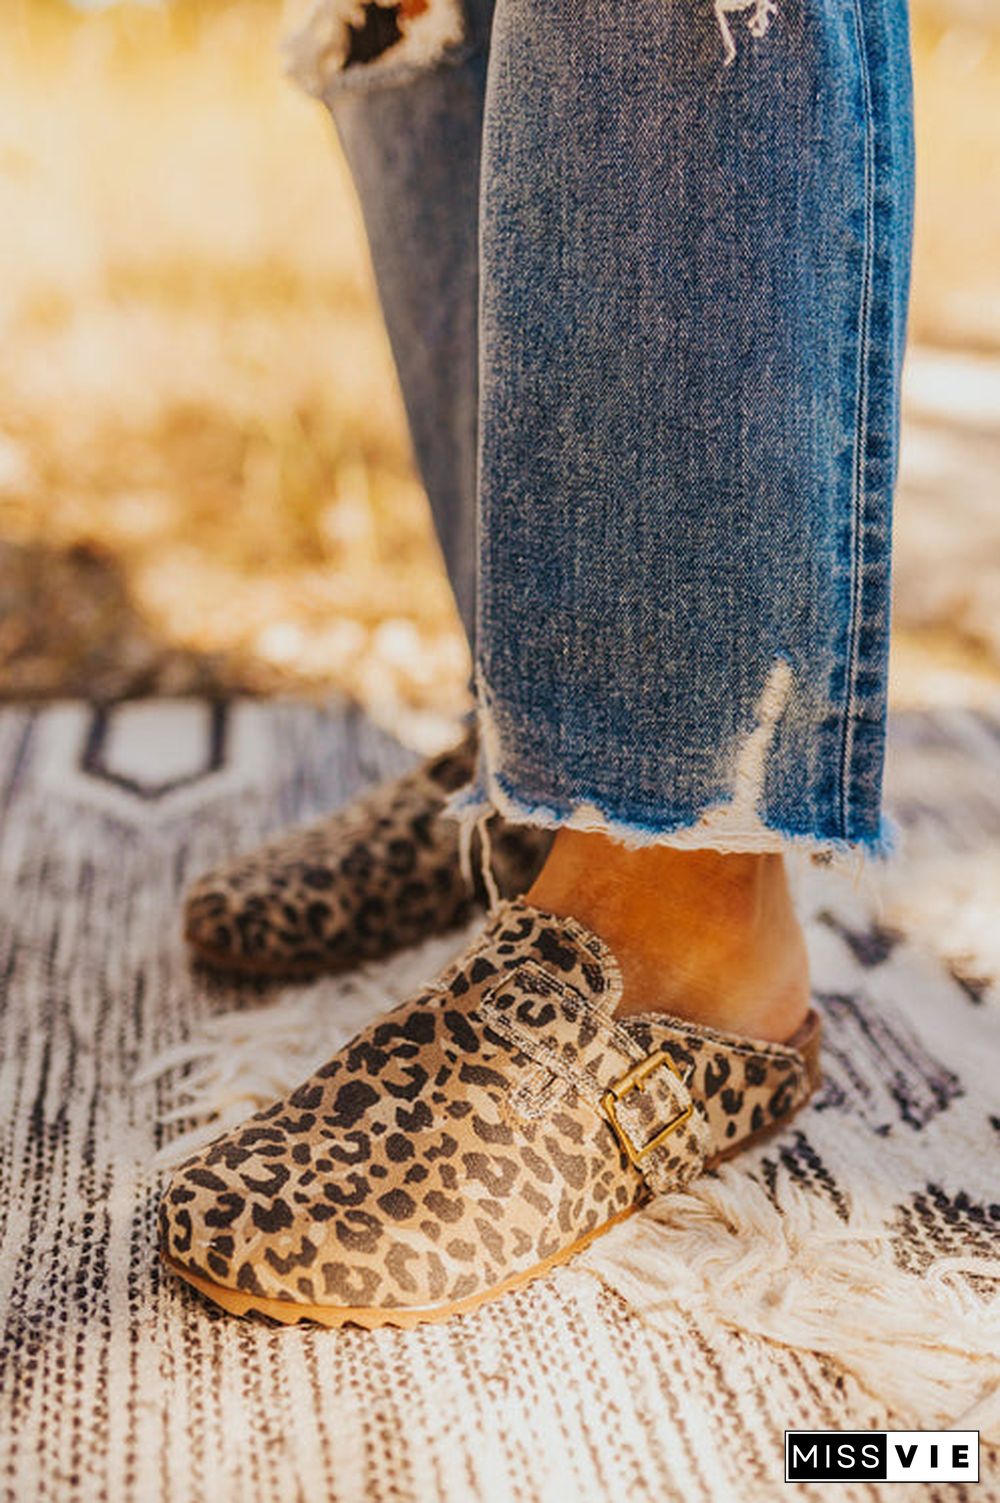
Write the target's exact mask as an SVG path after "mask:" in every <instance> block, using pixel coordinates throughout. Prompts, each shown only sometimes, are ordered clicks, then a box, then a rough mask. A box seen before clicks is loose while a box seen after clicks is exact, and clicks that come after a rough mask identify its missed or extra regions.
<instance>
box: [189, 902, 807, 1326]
mask: <svg viewBox="0 0 1000 1503" xmlns="http://www.w3.org/2000/svg"><path fill="white" fill-rule="evenodd" d="M620 995H621V978H620V973H619V970H618V966H617V964H616V962H615V960H614V957H613V956H612V955H611V953H610V951H609V950H608V949H607V947H606V946H605V945H604V943H603V942H602V941H601V940H599V939H598V938H597V937H596V936H595V935H593V934H591V933H590V932H589V930H587V929H585V928H584V927H583V926H582V925H580V924H578V923H576V922H574V921H573V920H570V919H565V918H557V917H555V916H553V915H551V914H547V913H543V912H541V911H540V910H539V909H537V908H534V907H532V906H531V905H530V904H529V903H527V902H526V901H525V900H524V899H517V900H515V901H512V902H507V903H502V904H501V905H500V906H499V907H498V908H497V909H496V910H495V911H494V913H493V914H492V915H491V917H490V919H489V921H488V922H487V925H486V927H485V929H484V931H483V933H482V935H481V936H480V938H479V940H478V941H477V942H476V943H475V944H474V945H473V946H472V947H471V948H470V949H469V950H467V951H466V953H465V954H464V955H463V956H462V957H461V958H460V959H459V960H458V961H456V962H455V963H454V964H453V965H452V966H451V967H449V969H448V970H446V971H445V972H444V974H443V975H442V976H441V977H440V978H439V980H438V981H437V982H435V983H434V984H432V985H431V986H430V987H428V988H427V990H426V991H423V992H421V993H420V995H418V996H416V997H414V998H413V999H412V1000H411V1001H408V1002H404V1003H403V1004H402V1005H401V1006H399V1007H397V1008H396V1009H395V1010H394V1011H393V1012H390V1013H389V1014H388V1015H387V1016H385V1017H384V1018H382V1019H381V1020H380V1021H379V1022H377V1023H373V1024H372V1025H371V1026H370V1027H369V1028H368V1029H367V1030H366V1031H365V1032H363V1033H361V1034H359V1035H358V1037H357V1038H355V1039H354V1040H353V1042H352V1043H350V1044H347V1045H346V1046H345V1047H344V1048H343V1049H341V1050H340V1051H339V1053H337V1054H335V1055H334V1056H333V1058H332V1059H331V1060H330V1061H329V1062H328V1063H327V1064H325V1065H323V1066H322V1068H321V1069H319V1070H317V1071H316V1073H315V1074H314V1075H313V1076H312V1077H311V1078H310V1079H309V1080H307V1081H306V1082H305V1084H304V1085H302V1086H300V1087H299V1088H298V1089H297V1090H295V1091H293V1092H291V1094H290V1095H288V1096H287V1097H285V1098H284V1099H283V1100H281V1101H278V1102H276V1103H275V1104H274V1105H273V1106H269V1107H267V1108H265V1109H264V1110H263V1111H260V1112H258V1113H257V1114H256V1115H255V1116H253V1117H251V1118H250V1119H249V1121H247V1122H245V1123H244V1124H243V1125H242V1126H241V1127H239V1128H237V1129H236V1130H235V1131H232V1132H229V1133H226V1134H225V1136H223V1137H220V1138H218V1139H217V1140H216V1141H215V1142H214V1143H213V1144H211V1145H210V1146H209V1147H208V1148H206V1149H205V1150H203V1151H202V1152H201V1153H199V1154H197V1155H196V1156H195V1157H193V1158H190V1159H188V1160H187V1161H186V1162H185V1163H184V1164H182V1165H181V1167H180V1168H179V1169H178V1170H177V1172H176V1174H175V1175H174V1178H173V1180H172V1183H171V1184H170V1186H169V1188H168V1190H167V1192H166V1195H165V1196H164V1199H163V1202H162V1205H161V1210H160V1218H161V1247H162V1253H163V1257H164V1258H165V1260H166V1263H167V1266H168V1267H169V1268H170V1269H172V1270H173V1271H174V1272H175V1273H177V1274H180V1276H181V1277H182V1278H184V1279H186V1280H187V1281H188V1283H190V1284H193V1285H194V1286H195V1288H196V1289H199V1290H200V1291H201V1292H202V1293H203V1294H205V1295H207V1296H208V1297H209V1298H210V1299H212V1300H214V1301H215V1302H216V1303H217V1304H220V1305H222V1306H224V1307H225V1308H226V1309H227V1310H230V1311H232V1312H234V1313H236V1314H243V1313H245V1312H246V1311H249V1310H255V1311H259V1312H262V1313H263V1314H265V1315H269V1316H272V1317H274V1318H275V1319H277V1320H280V1321H284V1322H294V1321H298V1320H303V1319H306V1320H313V1321H319V1322H320V1323H322V1324H323V1325H328V1326H339V1325H342V1324H344V1323H346V1322H349V1321H350V1322H354V1323H356V1324H358V1325H361V1326H368V1327H374V1326H381V1325H395V1326H413V1325H415V1324H417V1323H419V1322H421V1321H430V1320H439V1319H443V1318H444V1317H446V1316H449V1315H452V1314H456V1313H458V1312H460V1311H466V1310H472V1309H474V1308H475V1307H476V1306H477V1305H480V1304H482V1303H483V1302H484V1301H486V1300H489V1299H493V1298H495V1297H496V1296H498V1295H500V1294H503V1293H504V1292H505V1291H506V1290H509V1289H513V1288H516V1287H517V1286H519V1285H521V1284H524V1283H526V1282H527V1281H528V1280H529V1279H532V1278H534V1277H536V1276H537V1275H538V1274H541V1273H544V1272H545V1271H546V1270H548V1269H549V1268H551V1267H553V1266H554V1265H555V1264H557V1263H562V1262H564V1261H565V1260H566V1259H567V1258H569V1257H571V1256H572V1255H573V1253H575V1252H577V1251H579V1250H580V1249H581V1248H583V1247H585V1246H586V1245H587V1243H589V1242H590V1241H592V1240H593V1239H594V1238H595V1237H597V1236H599V1235H600V1234H601V1233H602V1232H605V1231H607V1230H608V1229H609V1228H610V1227H612V1226H614V1225H615V1223H616V1222H619V1221H621V1220H622V1219H623V1218H624V1217H626V1216H629V1215H631V1214H632V1213H633V1212H634V1211H636V1210H638V1209H639V1207H640V1206H642V1204H643V1203H644V1202H645V1201H646V1200H647V1199H648V1198H649V1197H650V1196H652V1195H656V1194H660V1193H662V1192H663V1191H668V1190H671V1189H674V1188H676V1187H678V1186H681V1185H684V1184H686V1183H687V1182H688V1181H689V1180H691V1179H692V1178H694V1176H696V1175H698V1174H700V1173H701V1172H702V1171H703V1170H705V1169H709V1168H711V1167H712V1166H713V1165H715V1164H718V1163H719V1161H720V1160H721V1159H723V1158H726V1157H728V1156H729V1155H730V1154H733V1153H736V1152H737V1151H738V1150H740V1149H742V1148H745V1147H746V1146H747V1144H748V1143H751V1142H754V1141H756V1140H757V1139H759V1138H761V1137H762V1136H763V1135H764V1134H766V1133H769V1132H772V1131H774V1130H775V1129H778V1128H780V1127H782V1126H783V1125H784V1124H785V1123H786V1122H787V1121H788V1120H789V1118H790V1117H791V1116H792V1115H793V1114H794V1113H795V1112H796V1111H797V1110H798V1109H799V1108H800V1107H801V1106H802V1105H803V1104H804V1102H806V1101H807V1100H808V1098H809V1096H810V1093H811V1092H812V1090H813V1089H814V1087H815V1086H816V1084H817V1082H818V1080H819V1039H820V1024H819V1018H818V1016H817V1015H816V1014H815V1013H813V1012H811V1013H810V1014H809V1016H808V1018H807V1020H806V1022H805V1023H804V1024H803V1026H802V1028H801V1029H800V1030H799V1031H798V1033H797V1034H796V1035H795V1037H794V1038H793V1039H792V1040H791V1041H790V1042H789V1043H788V1044H768V1043H763V1042H760V1041H759V1040H753V1039H746V1038H741V1037H738V1036H737V1035H734V1034H728V1033H721V1032H717V1031H716V1030H714V1029H711V1028H705V1027H699V1026H697V1025H695V1024H693V1023H688V1022H685V1021H684V1020H682V1019H680V1018H675V1017H670V1016H667V1015H665V1014H662V1013H649V1014H643V1015H639V1016H629V1017H626V1018H620V1019H619V1018H617V1017H615V1016H614V1013H615V1007H616V1005H617V1003H618V1000H619V998H620Z"/></svg>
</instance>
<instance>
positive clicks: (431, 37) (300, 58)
mask: <svg viewBox="0 0 1000 1503" xmlns="http://www.w3.org/2000/svg"><path fill="white" fill-rule="evenodd" d="M379 12H384V13H385V15H386V17H387V18H391V24H393V25H395V27H396V34H395V35H393V34H392V32H391V31H386V32H385V45H384V46H380V45H379V42H378V41H377V40H376V41H375V42H374V43H373V45H374V46H375V48H376V49H377V50H375V51H374V52H373V53H372V54H371V55H370V56H369V57H367V58H366V59H365V60H363V61H361V60H355V61H353V62H349V61H348V60H349V54H350V46H351V41H352V33H354V34H355V35H357V34H360V33H361V31H362V30H363V29H364V27H365V25H366V22H367V20H368V19H369V18H370V16H371V15H372V14H378V13H379ZM482 45H483V41H482V38H481V37H479V36H477V35H476V28H475V27H473V25H472V24H471V21H470V17H469V16H468V14H467V11H466V6H465V4H464V0H429V3H428V4H427V5H426V7H425V8H424V9H423V10H422V11H420V12H419V13H418V14H416V15H413V16H410V17H405V16H404V15H403V13H402V5H401V3H400V0H367V3H366V0H315V3H314V4H313V5H312V7H311V9H310V10H309V11H308V13H307V14H306V16H305V19H304V20H302V21H301V23H300V24H298V25H296V26H293V27H291V28H290V29H289V31H288V32H287V33H286V35H285V36H284V38H283V39H282V43H281V51H282V57H283V61H284V66H285V72H286V73H287V75H288V77H289V78H291V79H292V80H294V82H295V83H297V84H298V85H299V87H300V88H302V89H304V90H305V92H306V93H307V94H311V95H313V96H314V97H315V98H317V99H321V100H326V101H329V99H330V98H331V96H332V95H333V94H334V93H341V92H343V91H345V90H347V91H351V90H355V89H360V90H364V89H368V88H372V87H374V86H375V85H376V84H380V85H389V84H405V83H407V82H408V81H409V80H410V79H412V78H414V77H416V76H417V75H419V74H421V73H423V72H425V71H426V70H427V69H428V68H432V67H437V66H441V65H443V64H450V63H458V62H461V61H462V60H463V59H465V58H467V57H469V56H471V55H472V53H474V52H475V51H477V50H478V49H479V48H480V47H481V46H482Z"/></svg>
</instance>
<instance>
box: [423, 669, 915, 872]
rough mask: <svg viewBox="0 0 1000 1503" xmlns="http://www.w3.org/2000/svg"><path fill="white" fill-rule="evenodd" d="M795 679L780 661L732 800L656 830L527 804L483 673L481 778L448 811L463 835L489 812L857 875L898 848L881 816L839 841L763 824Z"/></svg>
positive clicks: (611, 816)
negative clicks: (508, 769)
mask: <svg viewBox="0 0 1000 1503" xmlns="http://www.w3.org/2000/svg"><path fill="white" fill-rule="evenodd" d="M792 677H793V676H792V669H791V665H790V664H789V663H788V662H787V661H786V660H785V659H784V658H778V659H777V661H776V662H775V663H774V665H773V667H772V669H771V672H770V674H769V676H768V679H767V683H766V685H765V687H764V690H763V693H762V694H761V696H760V699H759V700H758V702H757V706H756V723H755V725H754V728H753V730H752V731H750V733H749V734H748V735H747V736H746V737H745V738H744V740H743V742H742V743H741V745H740V746H739V747H738V748H737V749H736V753H735V757H734V760H733V774H732V780H731V786H732V796H731V798H730V799H728V800H727V801H724V802H720V803H717V804H714V805H712V806H711V807H710V808H708V809H706V810H704V811H703V812H702V813H701V814H700V815H699V816H698V818H697V819H696V820H694V821H685V819H684V818H683V817H678V818H671V817H670V816H669V814H667V815H666V817H665V818H664V819H663V820H662V821H661V822H658V823H656V824H652V823H649V822H647V821H638V820H634V819H631V818H629V817H628V816H625V817H623V816H622V815H621V814H620V813H612V812H609V811H608V810H606V809H602V808H601V807H600V806H599V805H598V804H597V803H596V802H595V801H589V802H580V803H578V804H574V805H572V806H569V805H567V806H566V807H564V808H556V807H555V806H554V805H552V804H548V803H539V802H533V801H531V800H530V799H527V798H525V797H524V795H523V792H521V791H520V790H517V789H516V788H515V787H514V785H513V784H512V783H511V781H510V780H509V778H508V777H507V776H505V774H504V771H503V763H504V753H503V745H502V737H501V735H500V732H499V729H498V726H497V720H496V716H495V714H494V710H493V708H492V705H491V701H490V694H489V689H488V686H487V684H486V681H485V678H484V677H483V674H482V671H481V670H480V671H479V672H478V673H477V691H478V692H477V712H476V713H477V723H478V728H479V757H478V765H477V769H476V774H475V776H474V778H473V779H472V781H471V782H470V783H468V784H466V785H465V786H464V787H462V788H459V789H458V790H457V791H456V792H455V793H453V794H452V795H451V797H450V798H449V800H448V802H447V804H446V806H445V812H446V813H447V814H448V815H450V816H451V817H452V818H454V819H457V820H458V821H459V822H460V824H461V825H462V827H463V835H464V834H466V833H467V832H469V831H471V828H472V827H473V826H475V825H477V824H479V825H480V827H482V825H483V823H484V822H485V820H486V819H488V817H489V816H490V814H493V813H496V814H499V815H501V816H502V817H503V818H504V819H506V820H508V821H509V822H511V823H512V824H523V825H533V826H536V827H540V828H542V829H550V830H557V829H561V828H566V829H571V830H582V831H585V832H588V833H591V834H601V835H606V836H608V837H609V838H611V839H613V840H615V841H617V842H618V844H620V845H624V846H626V847H628V848H629V849H633V850H634V849H639V848H641V847H643V846H649V845H663V846H669V847H671V848H673V849H675V850H691V851H694V850H711V851H718V852H721V853H749V854H763V853H768V852H774V853H779V852H781V853H789V852H799V853H801V854H803V855H806V856H808V857H809V858H810V859H811V860H812V861H814V862H815V863H816V864H818V865H823V866H835V867H837V868H838V869H839V870H842V871H848V872H851V873H854V874H855V875H857V874H858V873H859V872H860V870H861V867H862V865H863V862H864V860H865V859H866V858H868V859H876V860H880V859H884V858H887V857H889V856H890V855H892V854H893V852H894V851H895V849H896V845H897V830H896V827H895V825H894V823H893V822H892V821H890V820H889V819H887V818H886V817H885V816H884V815H883V816H882V817H881V819H880V822H879V826H878V829H877V831H876V832H875V833H874V834H872V835H868V836H864V837H861V838H855V839H846V838H844V839H837V838H830V837H828V836H822V835H812V834H806V833H803V832H802V831H800V830H791V829H784V828H782V827H781V826H780V825H779V824H778V823H776V822H773V821H769V822H767V823H765V821H764V820H763V819H762V818H761V815H760V812H759V805H760V803H761V801H762V798H763V792H764V780H765V777H766V772H767V755H768V752H769V750H770V748H771V743H772V741H773V740H774V736H775V732H776V730H777V726H778V722H779V721H780V719H781V716H782V714H783V712H784V710H785V706H786V703H787V701H788V698H789V696H790V694H791V691H792Z"/></svg>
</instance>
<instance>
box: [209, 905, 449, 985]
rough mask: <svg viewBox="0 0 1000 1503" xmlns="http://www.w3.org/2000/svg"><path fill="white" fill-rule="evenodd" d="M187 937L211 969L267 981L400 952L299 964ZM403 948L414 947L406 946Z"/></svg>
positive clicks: (330, 971)
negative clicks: (238, 955)
mask: <svg viewBox="0 0 1000 1503" xmlns="http://www.w3.org/2000/svg"><path fill="white" fill-rule="evenodd" d="M471 916H472V915H471V913H470V915H469V917H470V918H471ZM467 922H468V918H464V919H459V920H457V921H456V922H455V923H454V924H448V925H447V926H446V927H443V928H437V929H433V928H429V929H428V930H427V932H426V935H425V936H423V937H424V938H426V939H435V938H437V937H439V936H440V935H443V934H448V933H450V932H451V930H453V929H455V930H458V929H460V928H461V927H462V925H463V924H465V923H467ZM184 940H185V943H186V944H187V947H188V950H189V952H190V956H191V959H192V960H193V961H194V962H195V964H196V965H200V966H204V967H205V968H206V969H207V970H209V971H213V972H216V973H218V974H221V975H226V976H242V977H247V978H248V979H250V980H264V981H313V980H316V979H317V978H318V977H320V976H340V975H343V973H344V972H345V971H351V970H354V969H355V967H357V966H359V965H371V964H374V963H375V962H377V961H380V960H388V958H389V957H390V956H391V955H393V954H395V953H396V949H395V948H394V947H392V946H388V947H387V948H386V949H384V950H379V951H377V952H375V953H373V954H371V955H362V954H357V955H349V956H346V957H345V958H343V959H341V960H331V961H329V962H325V961H320V962H318V963H317V962H315V961H308V962H305V963H302V962H300V963H299V964H296V962H295V961H294V960H288V961H275V960H255V959H245V960H236V959H234V958H233V957H232V956H231V955H227V954H226V953H225V952H224V951H222V950H213V949H211V947H210V946H208V945H203V944H201V943H200V942H199V941H198V940H195V939H192V938H191V936H190V935H189V934H185V936H184ZM420 943H421V940H420V939H416V940H414V941H413V942H412V945H413V947H415V946H416V945H418V944H420ZM403 948H410V947H409V946H405V947H403Z"/></svg>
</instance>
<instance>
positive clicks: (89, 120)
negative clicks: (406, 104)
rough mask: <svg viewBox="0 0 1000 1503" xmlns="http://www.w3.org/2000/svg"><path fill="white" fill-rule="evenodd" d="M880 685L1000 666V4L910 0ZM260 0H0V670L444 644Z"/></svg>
mask: <svg viewBox="0 0 1000 1503" xmlns="http://www.w3.org/2000/svg"><path fill="white" fill-rule="evenodd" d="M913 23H914V44H915V70H916V88H917V109H918V120H917V123H918V152H919V190H918V228H917V248H916V261H915V271H914V286H913V307H912V320H911V333H912V351H911V361H910V379H909V381H908V387H907V403H906V413H907V425H906V440H905V448H904V476H903V485H902V488H901V494H900V498H899V505H898V511H897V517H898V529H897V539H898V542H897V574H896V577H897V589H896V615H895V621H896V638H895V651H894V676H893V695H894V698H895V700H896V702H906V703H914V702H927V701H933V700H935V699H936V698H942V697H944V698H958V699H961V700H969V699H970V698H973V699H974V698H976V697H978V696H980V695H982V694H986V693H992V692H993V687H994V685H995V683H996V681H997V677H998V673H1000V507H998V506H997V499H998V494H997V493H998V488H1000V482H998V479H997V476H998V475H1000V109H998V101H1000V15H997V14H996V13H995V7H993V6H990V5H988V4H982V5H980V4H978V3H977V0H963V3H959V0H918V3H917V5H916V9H915V11H914V16H913ZM279 30H280V14H279V10H278V8H277V6H276V5H275V4H274V3H270V0H231V3H221V0H213V3H209V0H174V3H172V4H171V5H169V6H166V7H164V8H160V7H156V6H140V5H135V4H122V5H115V6H112V7H110V8H108V9H102V10H99V11H95V12H80V11H75V10H73V9H72V8H70V6H68V5H67V4H65V3H64V0H3V5H2V8H0V224H2V226H3V230H2V234H0V336H2V337H0V696H2V697H8V698H10V697H16V698H32V697H49V696H59V695H66V694H88V695H90V696H95V697H101V698H109V697H118V696H121V695H129V694H137V693H187V692H192V691H197V692H202V691H205V692H234V691H236V692H277V691H291V692H296V693H300V692H313V691H319V692H329V690H330V689H331V688H333V689H343V690H345V691H347V692H348V693H350V694H352V695H353V696H355V697H356V698H358V699H359V700H360V701H361V702H362V703H363V704H364V705H365V706H366V707H367V708H368V709H369V711H371V712H372V713H374V714H375V715H376V716H377V717H378V718H379V719H382V720H383V721H387V722H389V723H391V724H392V725H393V726H394V728H395V729H396V730H397V732H401V733H402V734H403V735H404V736H405V737H406V738H407V739H409V740H411V741H412V742H413V743H414V744H417V745H432V744H436V743H437V742H438V741H439V740H440V739H441V737H442V735H443V734H444V728H445V727H446V725H447V723H448V722H449V721H450V719H451V717H453V716H454V714H455V713H456V712H457V711H458V710H459V708H460V707H461V705H462V703H463V695H464V683H465V678H466V673H467V662H466V653H465V647H464V643H463V640H462V638H461V635H460V632H459V629H458V625H457V622H456V620H455V618H454V615H453V612H452V607H451V604H450V600H449V598H448V593H447V590H446V589H445V587H444V584H443V576H442V572H441V566H440V561H439V558H438V555H437V550H436V547H435V544H434V542H433V538H432V534H431V530H430V525H429V520H428V516H427V512H426V506H425V502H424V499H423V495H422V492H421V490H420V487H419V484H418V482H417V481H416V479H415V477H414V474H413V470H412V466H411V462H410V456H409V449H408V444H407V439H406V434H405V429H404V424H403V418H402V410H401V404H400V400H399V396H398V393H397V388H396V384H395V377H394V374H393V370H392V365H391V361H390V358H389V353H388V348H387V344H386V340H385V337H384V334H383V330H382V326H381V322H380V319H379V315H378V311H377V305H376V302H375V297H374V291H373V286H372V281H371V277H370V273H369V269H368V265H367V259H366V253H365V249H364V242H363V238H362V233H361V227H360V220H359V215H358V212H357V209H356V206H355V202H354V199H353V194H352V189H351V185H350V180H349V177H348V174H347V172H346V169H345V167H344V165H343V163H342V162H341V160H340V157H339V155H338V152H337V149H336V145H335V141H334V138H333V133H332V130H331V128H330V127H329V124H328V122H327V119H326V117H325V115H324V113H323V111H322V110H321V108H320V107H319V106H318V105H317V104H315V103H314V102H313V101H311V100H308V99H306V98H305V97H303V96H302V95H300V94H299V92H298V91H297V90H296V89H295V88H294V87H293V86H292V85H291V84H290V83H288V82H287V81H286V80H285V79H284V78H283V77H282V74H281V70H280V63H279V60H278V57H277V52H276V45H277V37H278V34H279Z"/></svg>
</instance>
